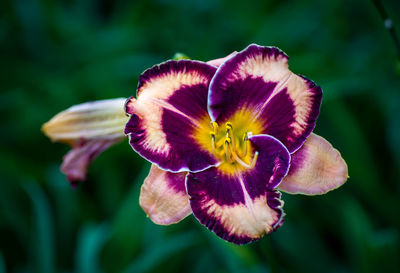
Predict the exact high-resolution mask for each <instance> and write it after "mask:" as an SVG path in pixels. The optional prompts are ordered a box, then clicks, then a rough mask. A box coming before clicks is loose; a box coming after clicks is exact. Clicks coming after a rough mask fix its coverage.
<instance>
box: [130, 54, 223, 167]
mask: <svg viewBox="0 0 400 273" xmlns="http://www.w3.org/2000/svg"><path fill="white" fill-rule="evenodd" d="M215 71H216V68H215V67H213V66H211V65H208V64H206V63H202V62H197V61H188V60H180V61H168V62H166V63H163V64H161V65H158V66H155V67H153V68H150V69H149V70H147V71H145V72H144V73H143V74H142V76H141V77H140V78H139V86H138V91H137V94H138V98H137V99H134V98H131V99H130V100H129V101H128V102H127V103H126V105H125V109H126V111H127V113H128V114H129V115H131V118H130V120H129V122H128V123H127V125H126V128H125V133H126V134H127V135H128V136H129V138H130V144H131V146H132V147H133V149H134V150H135V151H136V152H138V153H139V154H140V155H142V156H143V157H144V158H146V159H147V160H149V161H151V162H152V163H154V164H156V165H158V166H159V167H160V168H162V169H166V170H170V171H173V172H179V171H199V170H202V169H205V168H207V167H208V166H210V165H213V164H216V161H215V159H214V157H213V156H212V155H211V154H210V153H209V151H207V150H206V149H204V148H203V147H201V146H200V145H197V144H196V143H195V139H194V138H195V133H196V132H197V130H198V128H199V127H201V126H203V124H204V122H203V121H204V119H207V118H208V113H207V92H208V86H209V82H210V80H211V78H212V77H213V75H214V73H215Z"/></svg>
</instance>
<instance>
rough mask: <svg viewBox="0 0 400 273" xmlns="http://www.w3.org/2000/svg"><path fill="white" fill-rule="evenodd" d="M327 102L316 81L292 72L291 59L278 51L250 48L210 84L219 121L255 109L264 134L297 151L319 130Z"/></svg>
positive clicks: (226, 64) (211, 106) (222, 68)
mask: <svg viewBox="0 0 400 273" xmlns="http://www.w3.org/2000/svg"><path fill="white" fill-rule="evenodd" d="M321 98H322V91H321V89H320V88H319V87H318V86H316V85H315V84H314V83H313V82H312V81H310V80H308V79H306V78H304V77H302V76H298V75H296V74H294V73H292V72H291V71H290V70H289V69H288V56H287V55H286V54H285V53H283V52H282V51H281V50H279V49H278V48H275V47H261V46H258V45H254V44H253V45H250V46H249V47H247V48H246V49H245V50H244V51H242V52H240V53H238V54H236V55H235V56H234V57H232V58H230V59H228V60H227V61H225V62H224V63H223V64H222V65H221V66H220V67H219V68H218V70H217V73H216V74H215V77H214V78H213V80H212V82H211V84H210V93H209V98H208V104H209V105H208V107H209V108H208V110H209V113H210V116H211V118H212V120H213V121H216V122H217V123H223V122H226V121H228V120H229V119H230V118H231V117H232V116H233V114H234V113H235V112H237V111H243V110H244V111H246V110H247V111H251V112H252V113H253V115H252V120H249V122H254V121H259V122H261V123H262V124H263V131H262V133H263V134H269V135H272V136H274V137H276V138H278V139H279V140H280V141H281V142H282V143H283V144H284V145H285V146H286V147H287V148H288V149H289V151H290V152H294V151H296V150H297V149H298V148H299V147H300V146H301V145H302V144H303V143H304V141H305V139H306V138H307V136H308V135H309V134H310V133H311V132H312V130H313V129H314V127H315V122H316V119H317V117H318V114H319V107H320V103H321Z"/></svg>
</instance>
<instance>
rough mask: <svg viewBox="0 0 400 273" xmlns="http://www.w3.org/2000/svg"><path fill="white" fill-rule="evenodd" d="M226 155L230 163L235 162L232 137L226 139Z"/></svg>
mask: <svg viewBox="0 0 400 273" xmlns="http://www.w3.org/2000/svg"><path fill="white" fill-rule="evenodd" d="M225 155H226V159H227V160H228V161H229V162H233V160H232V149H231V138H230V137H226V138H225Z"/></svg>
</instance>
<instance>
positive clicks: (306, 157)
mask: <svg viewBox="0 0 400 273" xmlns="http://www.w3.org/2000/svg"><path fill="white" fill-rule="evenodd" d="M347 178H348V173H347V164H346V162H345V161H344V160H343V158H342V157H341V155H340V153H339V151H338V150H336V149H334V148H333V147H332V145H331V144H330V143H329V142H328V141H326V140H325V139H324V138H322V137H320V136H318V135H315V134H311V135H310V136H309V137H308V138H307V140H306V142H305V143H304V145H303V146H302V147H301V148H300V149H299V150H298V151H296V152H295V153H294V154H292V161H291V164H290V170H289V173H288V175H287V176H286V177H285V178H284V179H283V181H282V183H281V184H280V185H279V189H280V190H283V191H285V192H288V193H294V194H296V193H301V194H309V195H315V194H324V193H326V192H328V191H331V190H333V189H336V188H338V187H340V186H341V185H342V184H343V183H344V182H346V180H347Z"/></svg>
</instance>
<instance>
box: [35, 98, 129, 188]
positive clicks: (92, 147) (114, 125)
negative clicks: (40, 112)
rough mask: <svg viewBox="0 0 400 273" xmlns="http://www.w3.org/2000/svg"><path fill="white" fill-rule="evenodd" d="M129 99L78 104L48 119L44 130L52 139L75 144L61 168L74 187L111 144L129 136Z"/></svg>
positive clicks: (83, 178) (65, 157) (82, 179)
mask: <svg viewBox="0 0 400 273" xmlns="http://www.w3.org/2000/svg"><path fill="white" fill-rule="evenodd" d="M125 100H126V99H124V98H119V99H109V100H101V101H94V102H87V103H82V104H78V105H75V106H72V107H70V108H68V109H67V110H65V111H62V112H60V113H59V114H57V115H56V116H54V117H53V118H52V119H51V120H50V121H48V122H46V123H45V124H44V125H43V127H42V131H43V132H44V133H45V134H46V135H47V136H48V137H49V138H50V139H51V140H52V141H57V142H64V143H67V144H69V145H71V146H72V150H71V151H70V152H68V153H67V154H66V155H65V156H64V159H63V163H62V165H61V171H62V172H63V173H64V174H66V175H67V179H68V181H70V182H71V184H72V185H73V186H75V185H76V183H77V181H84V180H85V179H86V173H87V169H88V168H89V165H90V163H91V162H92V161H93V160H94V159H95V158H96V157H97V156H99V154H101V153H102V152H103V151H104V150H106V149H107V148H109V147H110V146H112V145H114V144H116V143H118V142H120V141H122V140H123V139H124V138H125V135H124V127H125V123H126V122H127V121H128V117H127V116H126V114H125V111H124V102H125Z"/></svg>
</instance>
